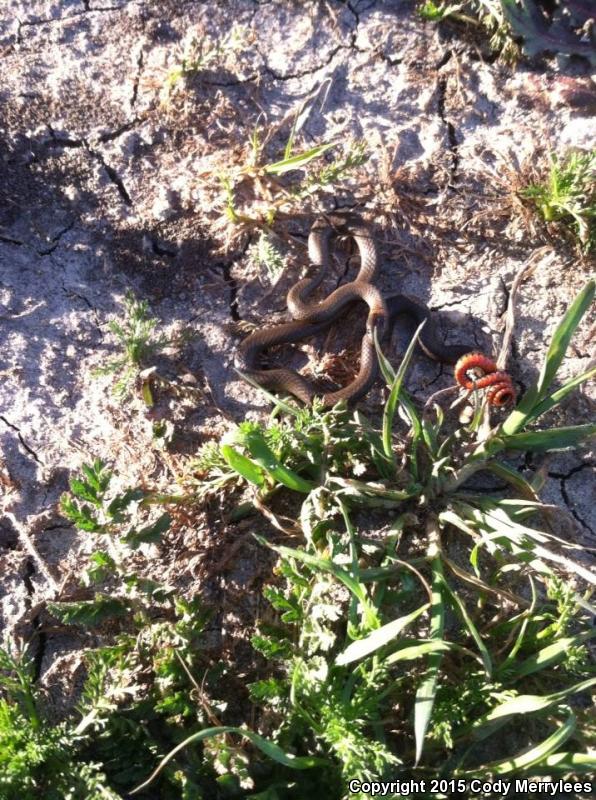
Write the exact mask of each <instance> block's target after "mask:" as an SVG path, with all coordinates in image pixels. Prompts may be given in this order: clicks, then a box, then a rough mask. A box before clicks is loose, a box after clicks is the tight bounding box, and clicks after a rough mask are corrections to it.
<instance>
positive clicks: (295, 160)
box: [263, 142, 337, 175]
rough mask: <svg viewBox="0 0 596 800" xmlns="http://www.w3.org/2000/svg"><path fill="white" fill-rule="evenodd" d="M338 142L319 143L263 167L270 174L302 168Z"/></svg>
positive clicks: (281, 173)
mask: <svg viewBox="0 0 596 800" xmlns="http://www.w3.org/2000/svg"><path fill="white" fill-rule="evenodd" d="M336 145H337V142H326V143H325V144H319V145H317V146H316V147H311V149H310V150H305V151H304V152H303V153H297V154H296V155H295V156H291V157H290V158H284V159H282V161H276V162H275V163H274V164H267V165H266V166H264V167H263V171H264V172H265V173H267V174H268V175H284V174H285V173H286V172H290V171H291V170H293V169H302V167H305V166H306V165H307V164H308V163H310V162H311V161H312V160H313V159H315V158H318V157H319V156H322V155H323V153H326V152H327V150H330V149H331V148H332V147H336Z"/></svg>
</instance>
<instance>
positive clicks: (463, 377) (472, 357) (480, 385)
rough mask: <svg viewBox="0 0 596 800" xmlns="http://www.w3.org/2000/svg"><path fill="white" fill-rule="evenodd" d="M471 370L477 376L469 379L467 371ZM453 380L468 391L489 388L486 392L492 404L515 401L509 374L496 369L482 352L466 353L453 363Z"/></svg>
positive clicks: (490, 359) (502, 404)
mask: <svg viewBox="0 0 596 800" xmlns="http://www.w3.org/2000/svg"><path fill="white" fill-rule="evenodd" d="M471 370H473V371H474V372H473V374H476V375H477V377H476V378H475V379H473V380H470V378H469V377H468V372H470V371H471ZM455 380H456V381H457V382H458V383H459V385H460V386H463V387H464V389H468V391H473V390H475V389H489V391H488V392H487V394H486V398H487V400H488V402H489V403H490V404H491V405H492V406H498V407H500V406H505V405H507V404H508V403H513V402H515V388H514V386H513V381H512V380H511V376H510V375H509V373H507V372H503V371H501V370H498V369H497V365H496V364H495V362H494V361H493V360H492V358H488V356H485V355H483V354H482V353H467V354H466V355H465V356H462V357H461V358H460V359H459V361H458V362H457V364H456V365H455Z"/></svg>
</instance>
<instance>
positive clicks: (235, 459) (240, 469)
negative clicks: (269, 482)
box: [221, 444, 265, 486]
mask: <svg viewBox="0 0 596 800" xmlns="http://www.w3.org/2000/svg"><path fill="white" fill-rule="evenodd" d="M221 454H222V456H223V457H224V458H225V460H226V463H227V464H229V466H230V467H232V469H233V470H235V471H236V472H237V473H238V475H240V476H241V477H243V478H245V480H247V481H248V482H249V483H254V484H255V485H256V486H263V484H264V483H265V476H264V475H263V470H262V469H261V468H260V467H258V466H257V465H256V464H254V463H253V462H252V461H251V460H250V458H247V457H246V456H244V455H242V453H239V452H238V451H237V450H236V449H235V448H234V447H232V445H231V444H222V446H221Z"/></svg>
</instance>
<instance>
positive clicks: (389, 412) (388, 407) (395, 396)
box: [383, 320, 426, 463]
mask: <svg viewBox="0 0 596 800" xmlns="http://www.w3.org/2000/svg"><path fill="white" fill-rule="evenodd" d="M425 322H426V320H425V321H423V322H421V323H420V325H419V326H418V328H417V329H416V332H415V333H414V336H413V337H412V340H411V341H410V344H409V345H408V349H407V350H406V352H405V355H404V357H403V359H402V362H401V364H400V365H399V368H398V370H397V372H396V374H395V378H394V379H393V382H392V384H391V389H390V391H389V397H388V398H387V402H386V403H385V408H384V409H383V449H384V450H385V455H386V456H387V458H390V459H391V460H392V461H393V463H395V454H394V452H393V442H392V433H393V418H394V416H395V411H396V409H397V404H398V401H399V396H400V392H401V386H402V383H403V381H404V377H405V374H406V371H407V369H408V367H409V365H410V361H411V360H412V355H413V353H414V348H415V347H416V342H417V341H418V337H419V336H420V332H421V331H422V328H423V327H424V325H425Z"/></svg>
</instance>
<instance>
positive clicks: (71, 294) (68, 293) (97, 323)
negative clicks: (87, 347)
mask: <svg viewBox="0 0 596 800" xmlns="http://www.w3.org/2000/svg"><path fill="white" fill-rule="evenodd" d="M62 291H63V292H64V294H65V295H66V296H67V297H77V298H78V299H79V300H82V301H83V303H85V305H86V306H87V308H88V309H89V310H90V311H91V312H92V313H93V319H94V321H95V327H96V328H97V332H98V333H99V337H100V339H101V340H102V341H103V338H104V334H103V331H102V329H101V323H100V321H99V319H98V316H97V309H96V308H95V306H93V305H92V304H91V303H90V302H89V300H88V299H87V298H86V297H85V295H83V294H79V293H78V292H75V291H73V289H68V288H67V287H66V286H65V285H64V284H62Z"/></svg>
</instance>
